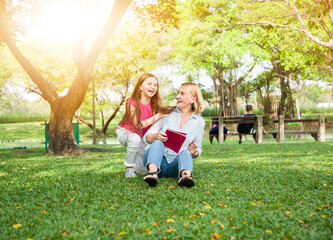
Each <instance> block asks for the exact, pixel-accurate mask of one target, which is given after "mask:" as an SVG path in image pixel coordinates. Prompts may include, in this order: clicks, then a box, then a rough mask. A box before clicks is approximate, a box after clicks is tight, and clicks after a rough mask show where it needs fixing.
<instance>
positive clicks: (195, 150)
mask: <svg viewBox="0 0 333 240" xmlns="http://www.w3.org/2000/svg"><path fill="white" fill-rule="evenodd" d="M188 150H189V151H190V153H191V156H192V157H193V158H196V157H197V156H199V151H198V146H197V144H196V142H195V140H193V142H190V143H189V145H188Z"/></svg>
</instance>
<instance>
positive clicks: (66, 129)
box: [47, 101, 83, 155]
mask: <svg viewBox="0 0 333 240" xmlns="http://www.w3.org/2000/svg"><path fill="white" fill-rule="evenodd" d="M73 115H74V113H70V111H68V109H66V108H64V107H63V101H58V102H57V103H56V104H54V106H53V107H52V108H51V116H50V121H49V123H48V125H47V131H48V134H49V146H48V149H47V152H48V153H49V154H56V155H66V154H74V155H75V154H81V153H83V151H82V149H80V147H79V145H78V144H77V143H76V141H75V137H74V134H73V128H72V121H73Z"/></svg>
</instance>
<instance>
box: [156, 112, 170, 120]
mask: <svg viewBox="0 0 333 240" xmlns="http://www.w3.org/2000/svg"><path fill="white" fill-rule="evenodd" d="M157 115H158V117H157V119H162V118H165V117H167V116H169V115H170V113H158V114H157Z"/></svg>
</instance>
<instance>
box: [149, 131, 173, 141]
mask: <svg viewBox="0 0 333 240" xmlns="http://www.w3.org/2000/svg"><path fill="white" fill-rule="evenodd" d="M155 140H161V141H162V142H165V141H166V140H168V136H167V135H166V134H165V133H164V132H158V133H151V134H148V135H147V138H146V141H147V143H149V144H152V143H153V142H154V141H155Z"/></svg>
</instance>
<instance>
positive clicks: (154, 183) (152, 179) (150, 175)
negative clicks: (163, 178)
mask: <svg viewBox="0 0 333 240" xmlns="http://www.w3.org/2000/svg"><path fill="white" fill-rule="evenodd" d="M155 174H156V177H153V175H155ZM144 180H145V182H146V183H148V185H149V186H150V187H156V186H157V183H158V181H157V172H149V173H147V176H146V177H145V178H144Z"/></svg>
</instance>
